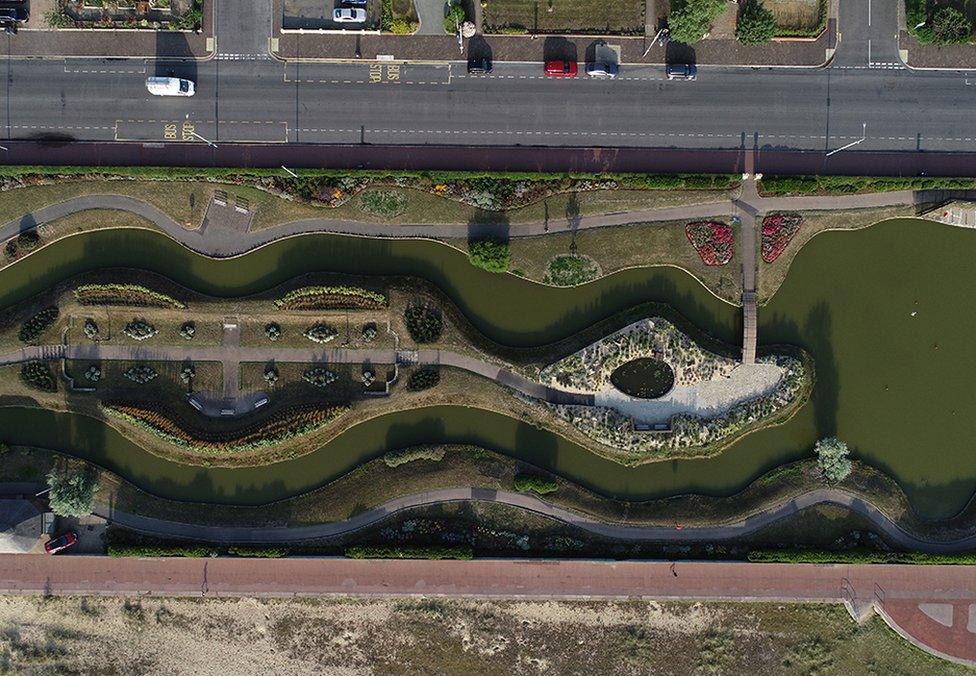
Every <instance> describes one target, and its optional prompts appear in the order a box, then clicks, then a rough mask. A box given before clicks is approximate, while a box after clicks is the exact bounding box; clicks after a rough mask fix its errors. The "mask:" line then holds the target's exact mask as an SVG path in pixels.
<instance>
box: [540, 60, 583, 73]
mask: <svg viewBox="0 0 976 676" xmlns="http://www.w3.org/2000/svg"><path fill="white" fill-rule="evenodd" d="M576 72H577V71H576V62H575V61H546V75H547V76H549V77H576Z"/></svg>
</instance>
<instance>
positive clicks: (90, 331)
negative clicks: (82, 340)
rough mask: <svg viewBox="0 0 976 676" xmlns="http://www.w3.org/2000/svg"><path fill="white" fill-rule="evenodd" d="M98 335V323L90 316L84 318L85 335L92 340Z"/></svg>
mask: <svg viewBox="0 0 976 676" xmlns="http://www.w3.org/2000/svg"><path fill="white" fill-rule="evenodd" d="M96 336H98V324H96V323H95V320H94V319H92V318H91V317H89V318H87V319H85V337H86V338H90V339H92V340H94V339H95V337H96Z"/></svg>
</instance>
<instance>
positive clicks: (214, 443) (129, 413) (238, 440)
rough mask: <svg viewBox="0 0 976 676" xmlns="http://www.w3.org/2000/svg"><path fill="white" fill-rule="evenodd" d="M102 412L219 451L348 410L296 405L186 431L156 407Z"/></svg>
mask: <svg viewBox="0 0 976 676" xmlns="http://www.w3.org/2000/svg"><path fill="white" fill-rule="evenodd" d="M104 410H105V413H106V414H107V415H108V416H109V417H112V418H116V419H119V420H123V421H125V422H127V423H129V424H131V425H134V426H136V427H138V428H140V429H142V430H144V431H146V432H149V433H150V434H152V435H153V436H156V437H158V438H160V439H162V440H164V441H168V442H170V443H172V444H175V445H176V446H179V447H180V448H184V449H186V450H188V451H191V452H194V453H200V454H206V455H222V454H226V453H237V452H241V451H251V450H256V449H260V448H265V447H267V446H274V445H275V444H280V443H282V442H284V441H288V440H289V439H294V438H295V437H298V436H301V435H304V434H309V433H311V432H313V431H315V430H317V429H320V428H322V427H325V426H326V425H328V424H330V423H331V422H332V421H334V420H335V419H336V418H338V417H339V416H341V415H342V414H343V413H345V412H346V411H348V410H349V409H348V407H346V406H330V407H326V408H318V407H296V408H291V409H288V410H284V411H282V412H281V413H279V414H278V415H277V416H275V417H274V418H273V419H271V420H268V421H265V422H260V423H256V424H252V425H248V426H246V427H243V428H241V429H239V430H236V431H233V432H220V431H213V430H210V431H202V430H199V431H193V432H191V431H189V430H186V429H183V428H182V427H180V425H179V424H178V423H177V422H176V421H174V420H172V419H170V418H169V417H167V416H165V415H163V414H162V413H160V412H158V411H152V410H149V409H145V408H140V407H138V406H126V405H113V406H105V408H104Z"/></svg>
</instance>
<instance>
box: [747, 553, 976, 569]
mask: <svg viewBox="0 0 976 676" xmlns="http://www.w3.org/2000/svg"><path fill="white" fill-rule="evenodd" d="M746 558H747V559H748V560H749V561H753V562H758V563H907V564H915V565H959V566H972V565H976V553H972V552H968V553H961V554H927V553H925V552H878V551H873V550H865V549H854V550H847V551H829V550H823V549H754V550H752V551H750V552H749V553H748V554H747V555H746Z"/></svg>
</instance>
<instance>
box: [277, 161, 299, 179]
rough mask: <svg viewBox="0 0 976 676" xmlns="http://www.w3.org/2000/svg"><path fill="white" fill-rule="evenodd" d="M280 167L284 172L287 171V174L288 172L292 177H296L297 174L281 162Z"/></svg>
mask: <svg viewBox="0 0 976 676" xmlns="http://www.w3.org/2000/svg"><path fill="white" fill-rule="evenodd" d="M281 168H282V169H284V170H285V172H286V173H287V174H288V175H289V176H291V177H292V178H298V174H296V173H295V172H294V171H292V170H291V169H289V168H288V167H286V166H285V165H283V164H282V165H281Z"/></svg>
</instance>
